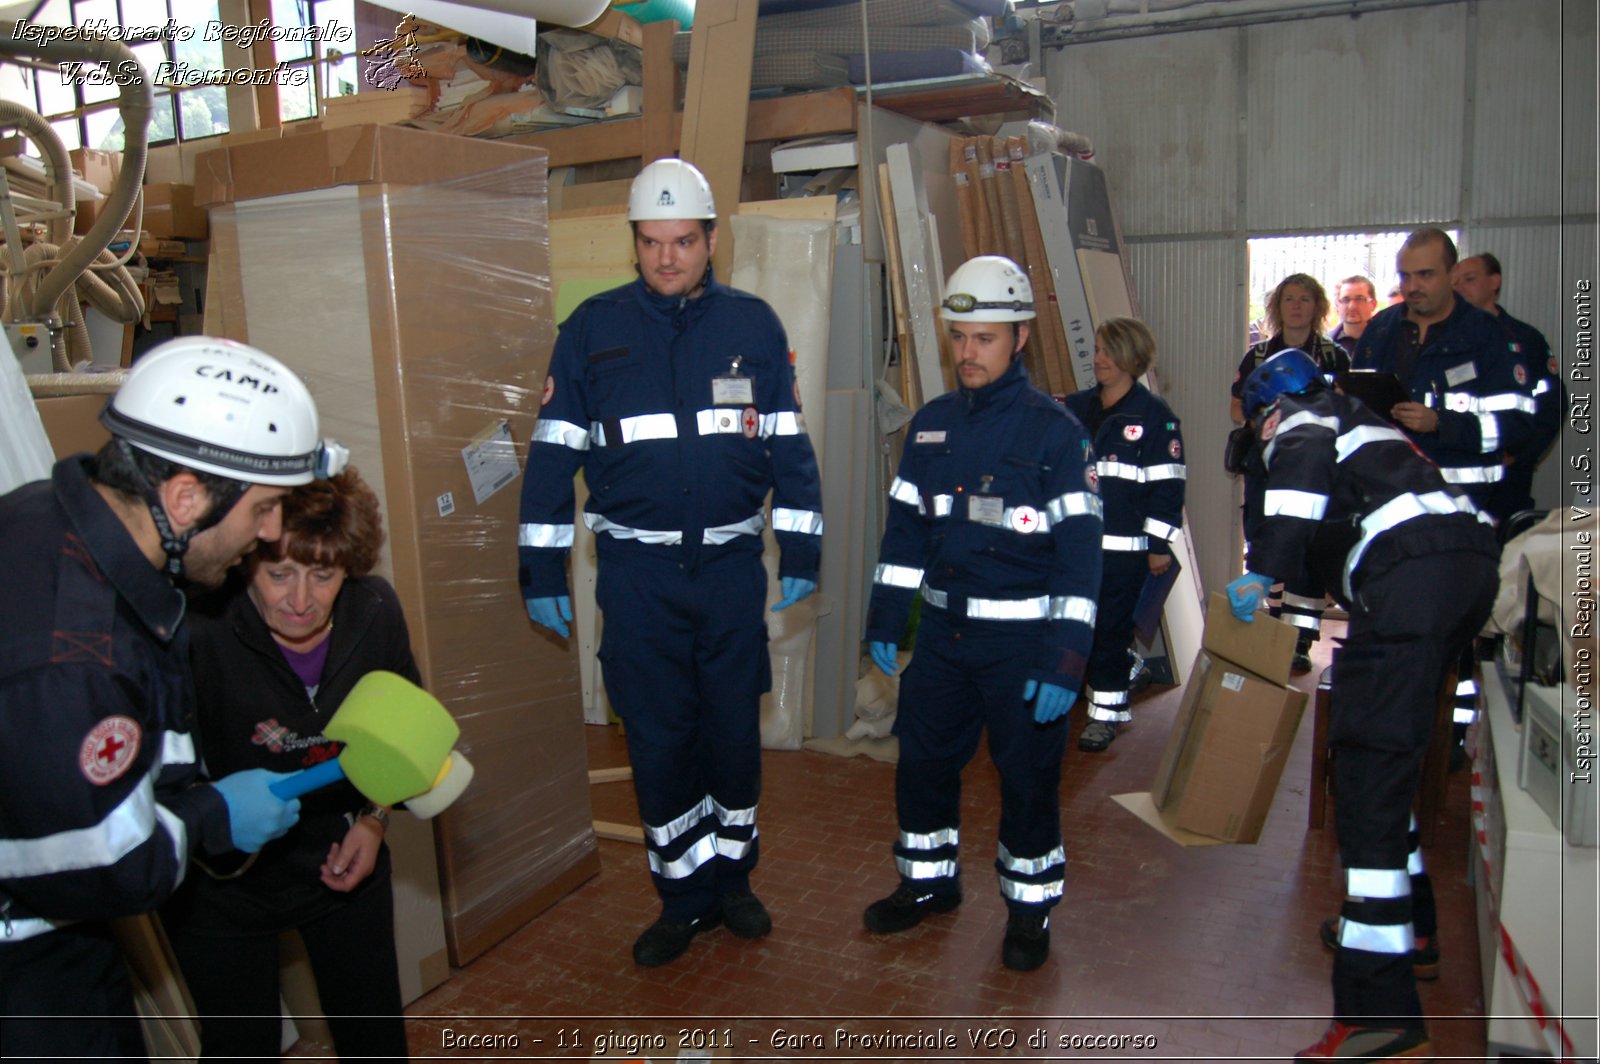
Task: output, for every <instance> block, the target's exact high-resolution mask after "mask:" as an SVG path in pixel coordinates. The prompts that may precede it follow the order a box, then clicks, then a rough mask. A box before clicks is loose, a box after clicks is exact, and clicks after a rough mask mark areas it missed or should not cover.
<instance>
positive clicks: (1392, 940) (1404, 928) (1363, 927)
mask: <svg viewBox="0 0 1600 1064" xmlns="http://www.w3.org/2000/svg"><path fill="white" fill-rule="evenodd" d="M1339 945H1340V947H1341V948H1343V949H1359V950H1364V951H1365V952H1367V953H1388V954H1400V953H1410V952H1411V951H1412V949H1414V948H1415V946H1416V934H1415V932H1413V931H1412V929H1411V925H1410V924H1363V923H1358V922H1357V921H1355V920H1341V921H1340V922H1339Z"/></svg>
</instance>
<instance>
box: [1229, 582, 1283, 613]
mask: <svg viewBox="0 0 1600 1064" xmlns="http://www.w3.org/2000/svg"><path fill="white" fill-rule="evenodd" d="M1271 590H1272V577H1270V576H1262V575H1261V574H1260V573H1245V574H1244V575H1243V576H1241V577H1239V579H1237V580H1235V581H1233V582H1232V583H1230V584H1229V585H1228V605H1229V606H1231V607H1233V615H1234V616H1235V617H1237V618H1239V619H1240V620H1241V621H1244V622H1245V623H1246V624H1249V623H1250V622H1251V621H1254V620H1255V619H1256V610H1258V609H1260V608H1261V600H1262V599H1264V598H1266V597H1267V592H1269V591H1271Z"/></svg>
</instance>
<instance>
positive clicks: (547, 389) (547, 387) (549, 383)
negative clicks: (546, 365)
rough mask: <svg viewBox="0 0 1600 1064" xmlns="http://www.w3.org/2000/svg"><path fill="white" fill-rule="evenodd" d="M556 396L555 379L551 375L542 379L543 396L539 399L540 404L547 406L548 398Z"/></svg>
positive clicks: (548, 403)
mask: <svg viewBox="0 0 1600 1064" xmlns="http://www.w3.org/2000/svg"><path fill="white" fill-rule="evenodd" d="M555 397H556V379H555V377H553V376H550V377H546V378H545V379H544V396H543V397H542V398H541V399H540V400H539V405H540V406H549V405H550V400H552V399H554V398H555Z"/></svg>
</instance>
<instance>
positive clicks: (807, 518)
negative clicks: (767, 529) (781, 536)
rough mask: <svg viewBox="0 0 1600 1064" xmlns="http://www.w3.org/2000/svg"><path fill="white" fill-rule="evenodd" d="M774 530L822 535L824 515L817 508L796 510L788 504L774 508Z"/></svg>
mask: <svg viewBox="0 0 1600 1064" xmlns="http://www.w3.org/2000/svg"><path fill="white" fill-rule="evenodd" d="M772 530H773V531H774V532H799V533H802V534H804V535H807V536H820V535H822V515H821V514H819V513H817V511H815V510H796V509H793V508H791V507H788V506H774V507H773V508H772Z"/></svg>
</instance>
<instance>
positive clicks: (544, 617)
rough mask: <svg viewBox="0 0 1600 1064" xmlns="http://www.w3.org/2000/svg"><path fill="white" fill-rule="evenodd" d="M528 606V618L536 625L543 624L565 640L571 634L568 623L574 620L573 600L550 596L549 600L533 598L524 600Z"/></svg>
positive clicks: (566, 597)
mask: <svg viewBox="0 0 1600 1064" xmlns="http://www.w3.org/2000/svg"><path fill="white" fill-rule="evenodd" d="M524 601H526V602H527V604H528V616H529V617H530V618H532V619H533V623H534V624H542V625H544V626H545V627H546V628H548V629H550V630H551V631H552V632H554V633H555V634H556V635H559V636H561V637H562V638H565V637H566V636H568V635H570V634H571V632H570V631H569V630H568V628H567V622H568V621H570V620H572V599H571V598H569V597H568V596H566V595H550V596H548V597H547V598H531V599H526V600H524Z"/></svg>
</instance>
